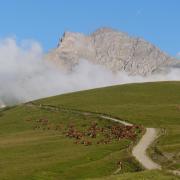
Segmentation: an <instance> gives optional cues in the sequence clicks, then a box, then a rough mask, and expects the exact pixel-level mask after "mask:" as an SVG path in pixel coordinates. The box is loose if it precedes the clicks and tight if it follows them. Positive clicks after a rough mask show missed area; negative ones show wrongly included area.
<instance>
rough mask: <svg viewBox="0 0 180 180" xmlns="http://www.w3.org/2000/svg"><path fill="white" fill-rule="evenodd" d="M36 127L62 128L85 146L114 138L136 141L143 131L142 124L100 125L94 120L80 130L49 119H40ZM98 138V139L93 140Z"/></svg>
mask: <svg viewBox="0 0 180 180" xmlns="http://www.w3.org/2000/svg"><path fill="white" fill-rule="evenodd" d="M34 129H43V130H59V131H60V130H62V129H63V134H65V136H66V137H69V138H73V139H75V142H74V143H75V144H83V145H85V146H89V145H92V143H93V142H94V143H96V144H108V143H110V142H112V141H113V140H118V141H120V140H121V139H130V140H132V141H134V140H135V139H136V137H137V133H138V132H141V131H142V126H137V125H134V126H124V125H121V124H118V123H117V124H116V125H113V126H111V125H110V126H104V127H100V126H99V125H98V124H97V123H96V122H93V123H92V124H91V125H90V126H89V127H88V128H87V129H85V130H83V131H82V130H78V129H77V128H76V127H75V125H72V124H71V125H68V127H66V128H65V129H64V128H62V126H61V125H60V124H59V125H56V124H52V123H49V121H48V120H47V119H42V118H41V119H38V120H36V124H35V126H34ZM93 139H96V140H93Z"/></svg>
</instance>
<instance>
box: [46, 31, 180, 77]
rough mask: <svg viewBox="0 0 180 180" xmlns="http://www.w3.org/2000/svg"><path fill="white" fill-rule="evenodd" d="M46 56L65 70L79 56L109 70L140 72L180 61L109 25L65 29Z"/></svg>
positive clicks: (155, 70) (152, 70)
mask: <svg viewBox="0 0 180 180" xmlns="http://www.w3.org/2000/svg"><path fill="white" fill-rule="evenodd" d="M48 58H49V59H50V60H53V61H55V62H56V63H57V64H59V66H60V67H61V68H64V69H66V70H72V69H73V67H74V65H76V64H78V63H79V61H80V60H81V59H86V60H88V61H89V62H91V63H93V64H100V65H103V66H105V67H106V68H107V69H109V70H111V71H112V72H127V73H128V74H129V75H142V76H147V75H150V74H154V73H159V72H161V71H162V72H167V71H168V70H169V68H170V67H173V66H178V64H180V63H179V61H177V59H175V58H173V57H170V56H169V55H167V54H166V53H165V52H163V51H161V50H160V49H159V48H157V47H155V46H154V45H152V44H151V43H149V42H147V41H145V40H143V39H142V38H137V37H131V36H129V35H128V34H126V33H122V32H119V31H116V30H113V29H110V28H101V29H98V30H97V31H95V32H94V33H92V34H90V35H88V36H86V35H83V34H80V33H72V32H65V33H64V36H63V37H62V38H61V39H60V41H59V44H58V47H57V48H56V49H54V50H52V51H51V52H50V53H49V55H48Z"/></svg>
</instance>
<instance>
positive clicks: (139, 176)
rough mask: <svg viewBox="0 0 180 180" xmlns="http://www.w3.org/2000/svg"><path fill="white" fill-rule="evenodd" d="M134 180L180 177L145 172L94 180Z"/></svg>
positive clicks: (157, 172)
mask: <svg viewBox="0 0 180 180" xmlns="http://www.w3.org/2000/svg"><path fill="white" fill-rule="evenodd" d="M102 179H103V180H132V179H138V180H152V179H153V180H154V179H157V180H178V179H179V178H178V177H175V176H173V175H171V174H168V173H166V172H162V171H155V170H153V171H143V172H138V173H126V174H122V175H112V176H109V177H103V178H98V179H94V180H102Z"/></svg>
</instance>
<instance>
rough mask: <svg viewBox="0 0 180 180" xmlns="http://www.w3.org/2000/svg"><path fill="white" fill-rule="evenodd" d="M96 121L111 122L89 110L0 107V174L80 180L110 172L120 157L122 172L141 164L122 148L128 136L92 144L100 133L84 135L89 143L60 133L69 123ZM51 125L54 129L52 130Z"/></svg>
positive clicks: (81, 125)
mask: <svg viewBox="0 0 180 180" xmlns="http://www.w3.org/2000/svg"><path fill="white" fill-rule="evenodd" d="M40 118H45V119H48V121H49V122H48V124H49V125H50V127H51V128H52V129H50V130H47V128H46V126H41V127H40V128H39V129H37V128H36V129H34V127H36V126H37V122H36V121H37V120H39V119H40ZM92 122H97V123H98V126H99V127H104V128H105V127H106V126H109V125H115V124H116V123H113V122H110V121H107V120H103V119H100V118H98V117H96V116H92V115H81V114H78V113H73V112H65V111H61V110H58V111H53V110H46V109H43V108H39V107H31V106H28V105H20V106H17V107H14V108H10V109H7V110H4V111H1V112H0V179H3V180H4V179H10V180H12V179H13V180H16V179H17V180H21V179H22V180H24V179H28V180H29V179H30V180H31V179H32V180H34V179H35V180H39V179H42V180H44V179H48V180H49V179H54V180H55V179H84V178H93V177H102V176H108V175H111V174H112V173H113V172H114V171H115V170H116V169H117V168H118V166H117V162H118V161H119V160H121V161H122V162H123V169H122V172H135V171H138V170H141V167H140V166H139V165H138V163H137V162H136V161H134V159H133V158H132V156H131V154H130V153H129V152H128V150H127V148H128V147H129V146H130V144H131V143H132V142H131V141H130V140H128V139H122V140H121V141H119V142H118V141H112V142H111V143H110V144H106V145H105V144H99V145H97V144H96V141H97V140H98V139H100V138H101V137H99V136H98V137H97V138H96V139H91V138H90V140H91V141H92V142H93V145H91V146H84V145H82V144H74V141H75V140H74V139H70V138H68V137H66V136H65V134H64V131H66V129H67V128H68V125H69V124H74V125H75V127H76V128H77V129H79V130H84V129H86V128H87V127H89V126H90V125H91V124H92ZM56 125H58V126H59V127H60V129H58V130H55V127H56Z"/></svg>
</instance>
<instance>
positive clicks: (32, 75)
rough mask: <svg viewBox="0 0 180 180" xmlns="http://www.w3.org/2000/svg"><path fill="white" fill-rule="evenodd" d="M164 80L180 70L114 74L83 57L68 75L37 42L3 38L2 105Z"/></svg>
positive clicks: (0, 50)
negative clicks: (116, 85) (54, 63)
mask: <svg viewBox="0 0 180 180" xmlns="http://www.w3.org/2000/svg"><path fill="white" fill-rule="evenodd" d="M26 43H27V41H26ZM163 80H180V70H178V69H177V70H176V69H174V70H172V71H170V72H169V73H168V74H167V75H164V74H163V75H161V74H158V75H153V76H150V77H147V78H143V77H140V76H128V75H127V74H126V73H122V72H121V73H118V74H113V73H112V72H111V71H109V70H107V69H106V68H105V67H104V66H100V65H94V64H91V63H90V62H88V61H86V60H81V61H80V63H79V64H78V65H77V66H75V67H74V70H73V72H72V73H68V74H67V73H65V72H62V71H60V70H59V69H57V68H56V67H55V66H53V65H52V64H50V63H49V62H47V61H46V60H44V59H43V52H42V49H41V47H40V45H39V44H38V43H37V42H29V43H27V44H26V45H24V43H23V44H21V45H17V43H16V41H15V40H14V39H11V38H8V39H5V40H3V41H0V106H1V105H3V104H10V103H12V102H26V101H30V100H33V99H38V98H42V97H46V96H52V95H56V94H61V93H65V92H72V91H77V90H83V89H90V88H95V87H102V86H108V85H114V84H124V83H132V82H145V81H146V82H147V81H163Z"/></svg>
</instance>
